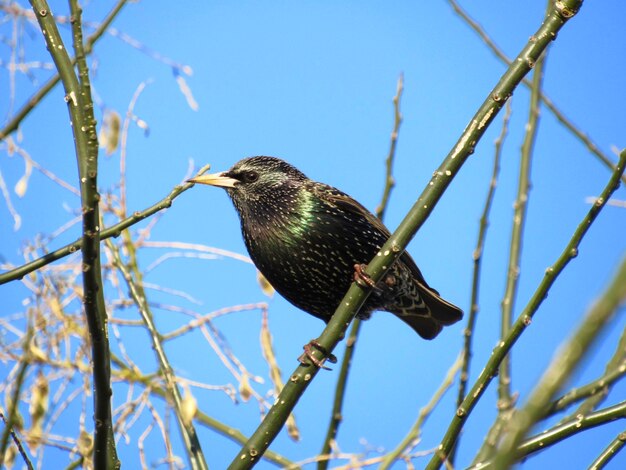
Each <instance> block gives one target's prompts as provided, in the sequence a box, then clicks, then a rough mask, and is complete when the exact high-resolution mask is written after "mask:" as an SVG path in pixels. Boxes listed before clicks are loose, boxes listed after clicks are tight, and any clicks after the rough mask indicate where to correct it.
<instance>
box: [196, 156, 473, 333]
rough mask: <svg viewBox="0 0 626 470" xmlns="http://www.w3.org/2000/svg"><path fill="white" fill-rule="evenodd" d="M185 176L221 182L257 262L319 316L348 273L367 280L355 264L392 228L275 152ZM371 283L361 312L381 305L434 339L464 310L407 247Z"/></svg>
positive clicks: (331, 305) (326, 316)
mask: <svg viewBox="0 0 626 470" xmlns="http://www.w3.org/2000/svg"><path fill="white" fill-rule="evenodd" d="M189 181H190V182H192V183H202V184H208V185H212V186H221V187H223V188H225V189H226V192H228V195H229V196H230V198H231V199H232V201H233V203H234V205H235V208H236V209H237V212H238V213H239V218H240V220H241V231H242V233H243V238H244V240H245V244H246V247H247V248H248V252H249V253H250V257H251V258H252V261H253V262H254V264H255V265H256V267H257V268H258V269H259V271H261V273H263V275H264V276H265V277H266V279H267V280H268V281H269V283H270V284H271V285H272V286H273V287H274V289H276V290H277V291H278V293H280V294H281V295H282V296H283V297H284V298H285V299H287V300H288V301H289V302H291V303H292V304H293V305H295V306H296V307H298V308H300V309H302V310H304V311H305V312H308V313H310V314H311V315H313V316H315V317H317V318H320V319H322V320H324V321H325V322H328V321H329V320H330V318H331V316H332V315H333V313H334V312H335V310H336V308H337V306H338V305H339V303H340V302H341V299H343V297H344V295H345V293H346V292H347V290H348V288H349V287H350V284H351V283H352V282H353V280H355V279H357V280H359V279H360V280H361V281H362V282H363V281H365V282H366V283H367V281H368V280H369V278H367V277H366V275H365V274H364V273H362V272H361V271H362V268H363V267H364V264H365V263H369V262H370V260H371V259H372V258H374V256H376V253H378V251H379V250H380V249H381V247H382V246H383V245H384V243H385V242H386V241H387V239H388V238H389V236H390V235H391V234H390V233H389V230H387V228H386V227H385V226H384V225H383V224H382V222H381V221H380V220H379V219H378V218H377V217H375V216H374V215H373V214H371V213H370V212H369V211H368V210H367V209H366V208H365V207H363V206H362V205H361V204H359V203H358V202H357V201H355V200H354V199H352V198H351V197H350V196H348V195H347V194H345V193H343V192H341V191H339V190H338V189H336V188H333V187H332V186H328V185H326V184H323V183H318V182H316V181H313V180H311V179H309V178H307V177H306V176H305V175H304V174H303V173H302V172H301V171H299V170H298V169H296V168H295V167H293V166H292V165H290V164H288V163H287V162H285V161H283V160H280V159H278V158H274V157H251V158H245V159H243V160H241V161H239V162H237V163H236V164H235V165H234V166H233V167H232V168H231V169H230V170H228V171H225V172H222V173H216V174H212V175H203V176H198V177H196V178H193V179H191V180H189ZM355 270H356V273H355ZM369 282H370V283H371V280H369ZM372 284H373V283H372ZM372 287H373V289H372V293H371V295H370V296H369V297H368V299H367V301H366V302H365V304H364V305H363V307H362V308H361V311H360V312H359V314H358V317H359V318H361V319H368V318H369V317H370V316H371V314H372V312H374V311H376V310H384V311H387V312H391V313H393V314H394V315H396V316H397V317H398V318H400V319H401V320H402V321H404V322H405V323H406V324H408V325H409V326H410V327H411V328H412V329H413V330H414V331H415V332H417V334H419V335H420V336H421V337H422V338H425V339H433V338H434V337H435V336H437V334H439V332H440V331H441V329H442V328H443V327H444V326H447V325H451V324H453V323H455V322H457V321H459V320H460V319H461V317H462V316H463V312H462V311H461V310H460V309H459V308H458V307H456V306H454V305H452V304H451V303H449V302H447V301H446V300H444V299H442V298H441V297H440V296H439V293H438V292H437V291H436V290H435V289H433V288H432V287H430V286H429V285H428V284H427V283H426V281H425V280H424V277H423V276H422V273H421V272H420V270H419V269H418V267H417V265H416V264H415V261H413V259H412V258H411V256H410V255H409V254H408V253H406V252H405V253H403V254H402V256H401V257H400V258H399V260H398V261H397V262H396V263H395V264H394V266H392V268H391V269H390V270H389V271H388V272H387V274H386V275H385V276H384V278H383V279H382V280H381V281H379V282H378V283H377V284H376V285H375V286H372Z"/></svg>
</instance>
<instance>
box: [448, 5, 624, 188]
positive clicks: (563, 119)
mask: <svg viewBox="0 0 626 470" xmlns="http://www.w3.org/2000/svg"><path fill="white" fill-rule="evenodd" d="M448 2H449V3H450V5H451V6H452V9H453V10H454V12H455V13H456V14H458V15H459V16H460V17H461V19H462V20H463V21H465V22H466V23H467V25H468V26H469V27H470V28H472V29H473V30H474V32H475V33H476V34H478V36H479V37H480V38H481V39H482V40H483V42H484V43H485V44H486V45H487V47H488V48H489V49H490V50H491V52H493V54H494V55H495V56H496V57H497V58H498V59H500V60H501V61H502V62H504V63H505V64H507V65H511V62H512V61H511V59H509V58H508V57H507V56H506V54H505V53H504V52H503V51H502V49H500V48H499V47H498V46H497V44H496V43H495V42H494V41H493V40H492V39H491V37H490V36H489V34H487V32H486V31H485V30H484V28H483V27H482V26H481V25H480V24H478V22H476V21H475V20H474V19H472V17H470V16H469V14H468V13H467V12H466V11H465V10H463V8H461V6H460V5H459V4H458V3H457V2H456V0H448ZM522 83H523V84H524V85H526V86H527V87H528V88H532V82H531V81H530V80H528V79H527V78H525V79H524V80H522ZM540 98H541V101H542V102H543V104H544V105H545V106H546V109H548V110H549V111H550V112H551V113H552V114H554V117H555V118H556V119H557V120H558V121H559V122H560V123H561V124H562V125H563V126H564V127H565V128H566V129H567V130H568V131H570V132H571V133H572V134H574V136H575V137H576V138H577V139H578V140H580V141H581V142H582V143H583V145H584V146H585V147H587V149H588V150H589V151H590V152H591V153H593V154H594V155H595V156H596V157H598V159H599V160H600V161H601V162H602V163H603V164H604V165H605V166H606V167H607V168H609V169H610V170H611V171H614V170H615V163H613V161H612V160H611V158H610V157H608V156H607V155H606V154H605V153H603V152H602V151H601V150H600V149H599V148H598V146H597V145H596V144H595V143H594V142H593V140H591V138H589V137H588V136H587V135H585V133H584V132H583V131H581V130H580V129H579V128H578V127H576V125H575V124H574V123H573V122H572V121H571V120H570V119H569V118H568V117H567V116H565V114H564V113H563V112H562V111H561V110H560V109H559V108H557V107H556V105H555V104H554V102H553V101H552V100H551V99H550V98H549V97H548V96H547V95H546V94H545V93H544V92H543V91H542V92H541V95H540ZM622 182H624V183H626V176H622Z"/></svg>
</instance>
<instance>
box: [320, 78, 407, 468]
mask: <svg viewBox="0 0 626 470" xmlns="http://www.w3.org/2000/svg"><path fill="white" fill-rule="evenodd" d="M403 90H404V77H403V76H402V75H400V77H399V78H398V84H397V87H396V95H395V96H394V97H393V109H394V113H393V114H394V123H393V130H392V131H391V143H390V144H389V153H388V154H387V159H386V160H385V186H384V188H383V196H382V198H381V201H380V204H379V205H378V207H377V208H376V217H378V218H379V219H380V220H383V217H384V215H385V210H386V209H387V205H388V203H389V196H390V195H391V191H392V189H393V187H394V185H395V181H394V178H393V161H394V158H395V155H396V144H397V142H398V132H399V131H400V124H401V123H402V114H401V113H400V99H401V98H402V91H403ZM360 329H361V319H359V318H355V319H354V321H353V322H352V327H351V328H350V333H349V334H348V338H347V339H346V349H345V351H344V354H343V359H342V361H341V368H340V369H339V376H338V377H337V385H336V386H335V397H334V399H333V409H332V411H331V415H330V422H329V423H328V431H327V432H326V438H325V439H324V444H323V445H322V450H321V451H320V455H328V454H330V451H331V443H332V442H333V441H334V440H335V439H336V438H337V432H338V431H339V425H340V424H341V420H342V419H343V416H342V409H343V399H344V396H345V393H346V383H347V382H348V374H349V372H350V365H351V364H352V358H353V357H354V351H355V350H356V341H357V338H358V336H359V331H360ZM329 463H330V459H321V460H319V461H318V463H317V468H318V470H326V469H327V468H328V464H329Z"/></svg>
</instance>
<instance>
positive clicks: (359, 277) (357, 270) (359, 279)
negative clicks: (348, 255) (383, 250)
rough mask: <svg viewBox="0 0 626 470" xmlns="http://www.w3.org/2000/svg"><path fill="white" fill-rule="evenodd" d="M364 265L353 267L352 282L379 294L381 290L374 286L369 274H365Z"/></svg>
mask: <svg viewBox="0 0 626 470" xmlns="http://www.w3.org/2000/svg"><path fill="white" fill-rule="evenodd" d="M366 267H367V265H365V264H355V265H354V282H356V283H357V284H358V285H359V286H361V287H363V288H369V289H372V290H374V291H376V292H381V291H382V289H381V288H380V287H378V286H377V285H376V283H375V282H374V281H373V280H372V278H371V277H370V275H369V274H367V273H366V272H365V268H366Z"/></svg>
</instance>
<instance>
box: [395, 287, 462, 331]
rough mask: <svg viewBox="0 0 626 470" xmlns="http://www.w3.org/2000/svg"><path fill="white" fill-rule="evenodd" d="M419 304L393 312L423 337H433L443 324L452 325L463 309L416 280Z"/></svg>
mask: <svg viewBox="0 0 626 470" xmlns="http://www.w3.org/2000/svg"><path fill="white" fill-rule="evenodd" d="M416 283H417V288H418V292H419V297H420V304H419V306H417V308H415V309H413V310H412V311H403V312H394V313H395V314H396V316H397V317H398V318H400V319H401V320H402V321H403V322H405V323H406V324H407V325H409V326H410V327H411V328H412V329H413V330H414V331H415V332H416V333H417V334H418V335H420V336H421V337H422V338H424V339H433V338H435V337H436V336H437V335H438V334H439V333H440V332H441V330H442V329H443V327H444V326H449V325H452V324H454V323H456V322H458V321H459V320H460V319H461V318H463V311H462V310H461V309H460V308H459V307H457V306H456V305H453V304H451V303H450V302H448V301H447V300H444V299H443V298H442V297H441V296H440V295H439V292H437V291H436V290H435V289H433V288H432V287H429V286H427V285H426V284H424V283H421V282H419V281H416Z"/></svg>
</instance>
